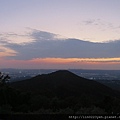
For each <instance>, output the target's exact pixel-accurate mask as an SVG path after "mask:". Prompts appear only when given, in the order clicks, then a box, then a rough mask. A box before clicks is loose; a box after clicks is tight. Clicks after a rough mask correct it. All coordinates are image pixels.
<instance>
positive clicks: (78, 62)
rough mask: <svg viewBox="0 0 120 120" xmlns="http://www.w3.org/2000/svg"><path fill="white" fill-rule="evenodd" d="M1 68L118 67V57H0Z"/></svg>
mask: <svg viewBox="0 0 120 120" xmlns="http://www.w3.org/2000/svg"><path fill="white" fill-rule="evenodd" d="M0 67H1V68H22V69H69V68H72V69H120V58H35V59H32V60H10V59H9V60H8V59H7V60H6V59H2V58H1V59H0Z"/></svg>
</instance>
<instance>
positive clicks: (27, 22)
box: [0, 0, 120, 69]
mask: <svg viewBox="0 0 120 120" xmlns="http://www.w3.org/2000/svg"><path fill="white" fill-rule="evenodd" d="M119 6H120V0H0V68H24V69H25V68H27V69H32V68H33V69H35V68H37V69H43V68H44V69H49V68H52V69H54V68H55V69H69V68H72V69H120V55H119V50H120V48H119V45H120V34H119V33H120V22H119V21H120V15H119Z"/></svg>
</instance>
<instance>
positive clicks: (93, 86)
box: [11, 70, 120, 99]
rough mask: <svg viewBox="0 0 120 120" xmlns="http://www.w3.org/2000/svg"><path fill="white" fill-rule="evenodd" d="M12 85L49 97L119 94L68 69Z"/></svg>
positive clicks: (95, 96) (98, 96)
mask: <svg viewBox="0 0 120 120" xmlns="http://www.w3.org/2000/svg"><path fill="white" fill-rule="evenodd" d="M11 86H12V87H14V88H16V89H19V90H22V91H30V92H32V93H35V94H41V95H45V96H49V97H53V96H57V97H60V98H62V97H68V96H75V97H79V96H82V95H87V96H89V97H94V98H96V99H98V98H103V97H104V96H106V95H110V96H119V95H120V94H119V92H117V91H115V90H112V89H111V88H109V87H107V86H105V85H103V84H100V83H98V82H96V81H93V80H88V79H85V78H82V77H79V76H77V75H75V74H73V73H72V72H69V71H67V70H59V71H56V72H53V73H50V74H42V75H38V76H36V77H33V78H31V79H28V80H24V81H18V82H14V83H11Z"/></svg>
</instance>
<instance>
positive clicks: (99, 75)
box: [0, 68, 120, 82]
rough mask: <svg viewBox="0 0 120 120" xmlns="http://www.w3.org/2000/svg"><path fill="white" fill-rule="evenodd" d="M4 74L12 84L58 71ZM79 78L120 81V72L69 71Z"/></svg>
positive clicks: (4, 71) (33, 70) (5, 71)
mask: <svg viewBox="0 0 120 120" xmlns="http://www.w3.org/2000/svg"><path fill="white" fill-rule="evenodd" d="M0 71H1V72H3V73H4V74H9V76H10V77H11V79H10V82H14V81H20V80H25V79H29V78H31V77H34V76H37V75H41V74H48V73H51V72H54V71H57V69H11V68H9V69H0ZM69 71H71V72H73V73H75V74H76V75H78V76H81V77H84V78H87V79H90V80H120V70H85V69H69Z"/></svg>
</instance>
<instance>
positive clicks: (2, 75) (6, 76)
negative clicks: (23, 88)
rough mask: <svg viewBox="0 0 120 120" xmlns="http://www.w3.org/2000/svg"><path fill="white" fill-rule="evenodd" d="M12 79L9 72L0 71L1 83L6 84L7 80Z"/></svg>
mask: <svg viewBox="0 0 120 120" xmlns="http://www.w3.org/2000/svg"><path fill="white" fill-rule="evenodd" d="M9 80H10V76H9V75H8V74H7V75H5V74H3V73H2V72H0V83H1V84H3V85H4V84H5V83H6V82H8V81H9Z"/></svg>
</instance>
